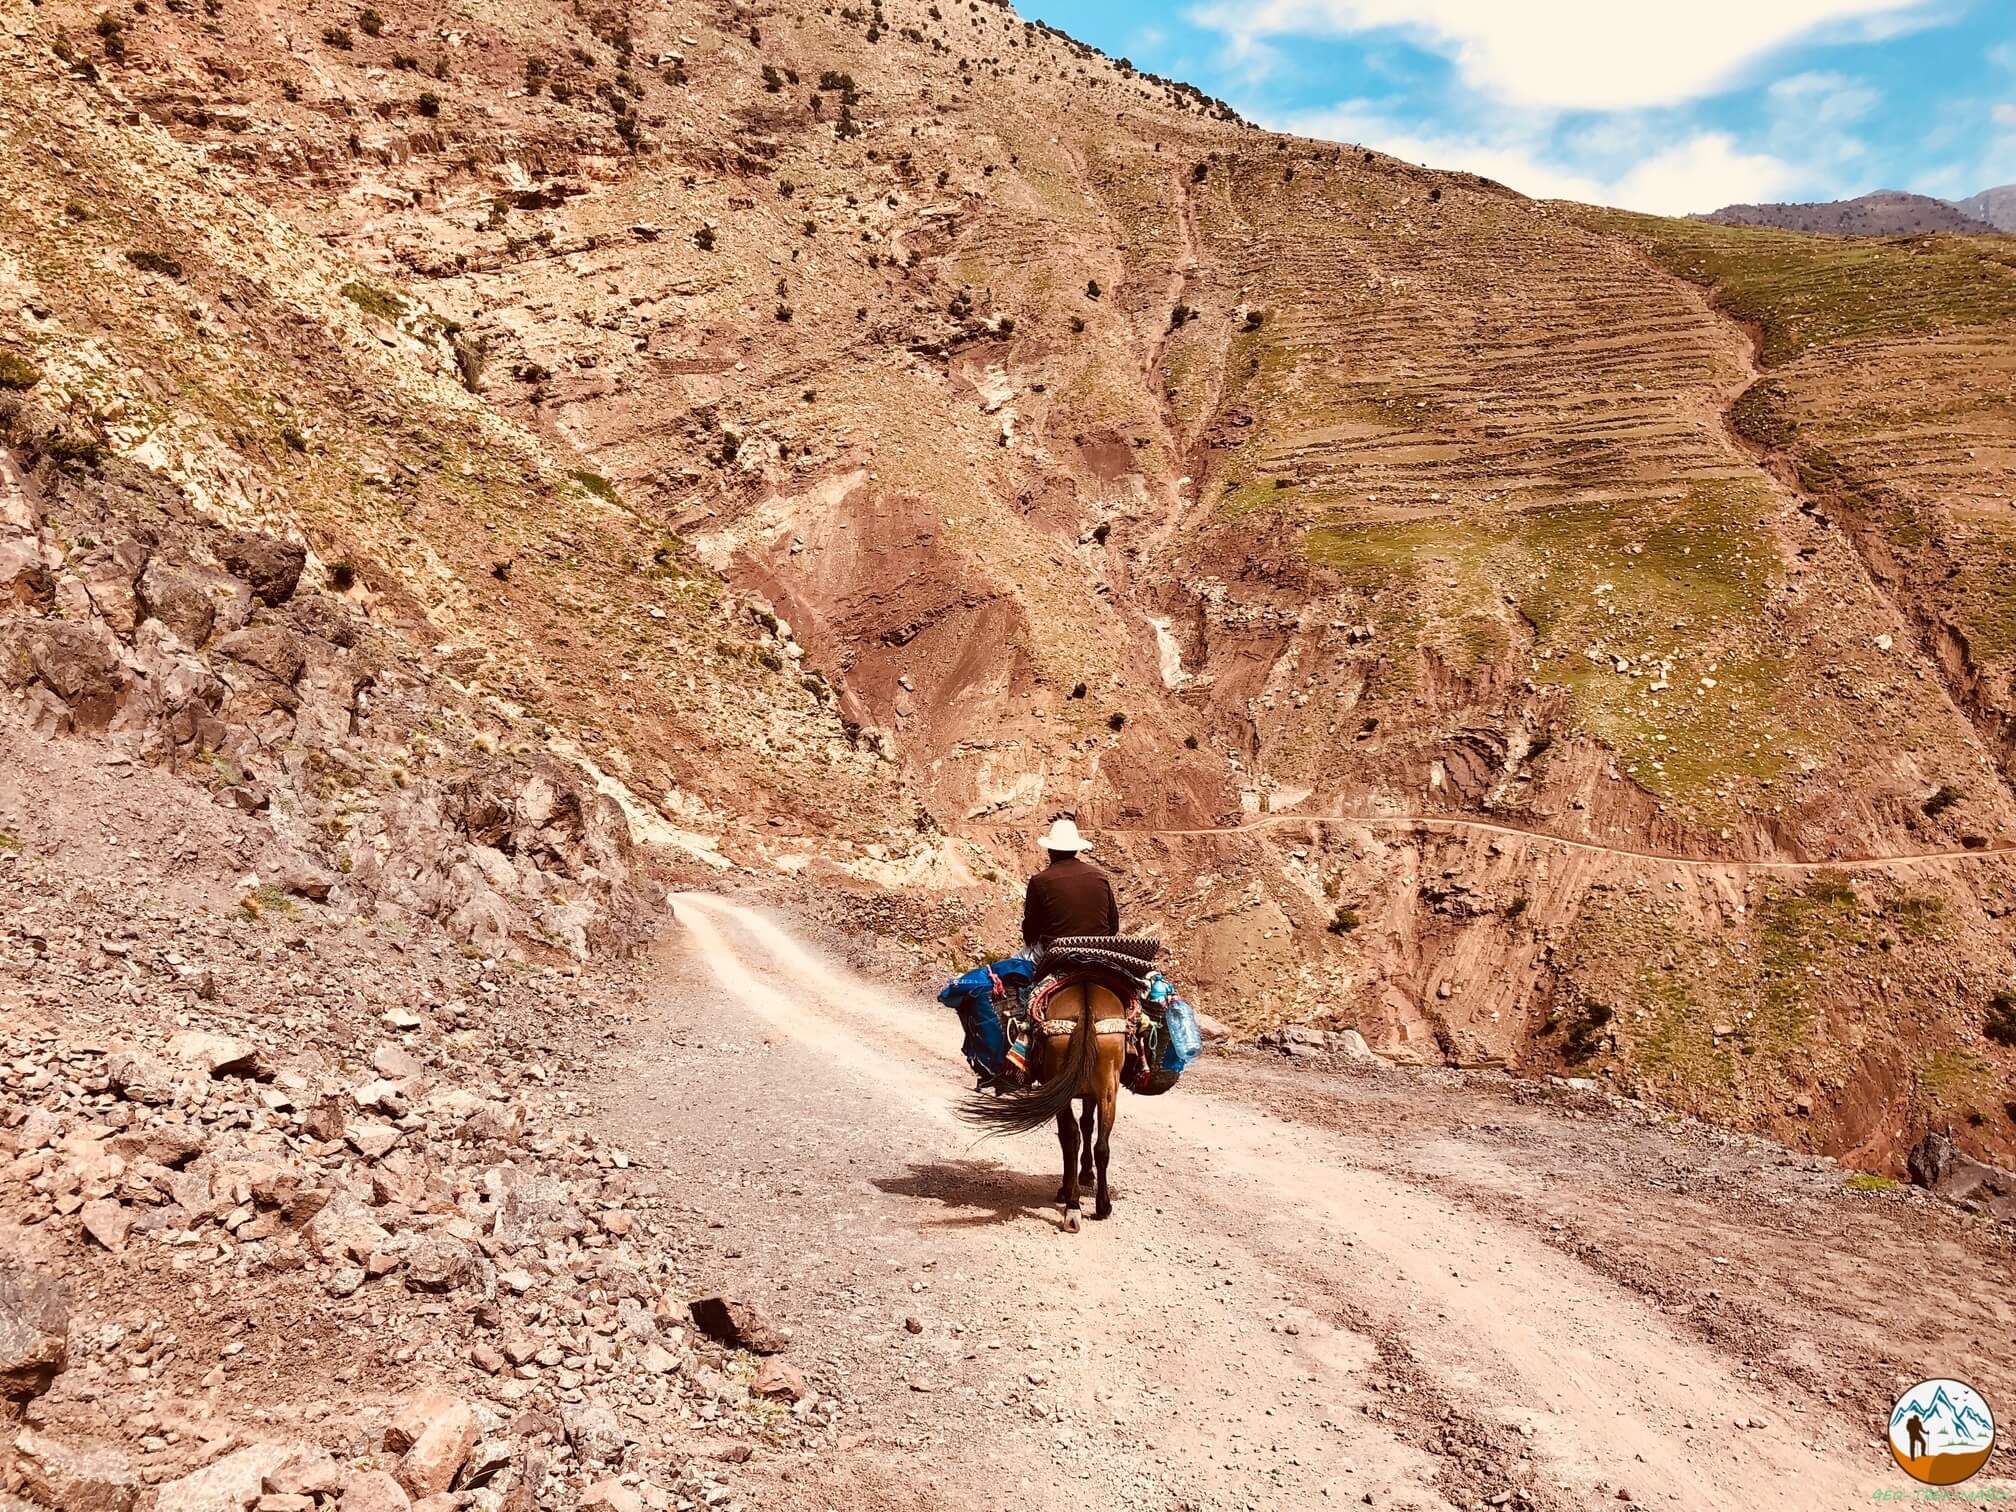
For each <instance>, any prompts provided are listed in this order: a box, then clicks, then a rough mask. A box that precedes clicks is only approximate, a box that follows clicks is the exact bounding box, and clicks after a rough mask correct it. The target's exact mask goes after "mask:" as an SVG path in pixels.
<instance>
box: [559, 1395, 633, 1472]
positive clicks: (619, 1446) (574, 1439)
mask: <svg viewBox="0 0 2016 1512" xmlns="http://www.w3.org/2000/svg"><path fill="white" fill-rule="evenodd" d="M565 1420H566V1425H567V1443H568V1446H569V1447H570V1448H571V1449H573V1451H574V1457H575V1458H576V1459H578V1460H579V1461H580V1462H581V1463H582V1464H584V1465H620V1464H621V1463H622V1462H623V1445H624V1439H623V1427H622V1424H620V1423H618V1422H617V1421H616V1413H615V1411H614V1410H613V1409H612V1408H611V1407H610V1406H609V1404H608V1403H607V1402H605V1401H603V1400H601V1399H600V1398H599V1397H592V1396H591V1397H588V1398H586V1399H585V1400H583V1401H581V1402H578V1403H576V1404H575V1405H574V1406H572V1407H569V1408H568V1409H567V1411H566V1414H565Z"/></svg>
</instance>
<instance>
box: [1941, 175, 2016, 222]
mask: <svg viewBox="0 0 2016 1512" xmlns="http://www.w3.org/2000/svg"><path fill="white" fill-rule="evenodd" d="M1953 204H1954V206H1955V207H1956V208H1957V209H1959V210H1960V211H1961V213H1962V214H1965V215H1971V216H1973V217H1974V219H1976V220H1978V221H1986V222H1987V223H1988V224H1989V225H1991V226H1993V227H1994V228H1995V229H1996V230H1997V231H2016V184H2004V185H2002V186H2001V187H2000V188H1996V189H1983V190H1982V191H1981V192H1980V193H1979V194H1970V195H1968V196H1967V198H1965V199H1963V200H1955V201H1954V202H1953Z"/></svg>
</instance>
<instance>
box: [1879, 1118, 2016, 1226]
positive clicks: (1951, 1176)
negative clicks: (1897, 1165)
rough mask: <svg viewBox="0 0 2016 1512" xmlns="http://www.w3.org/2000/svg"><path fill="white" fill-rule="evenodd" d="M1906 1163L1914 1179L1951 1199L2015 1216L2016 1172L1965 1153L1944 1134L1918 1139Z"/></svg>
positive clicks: (2009, 1216)
mask: <svg viewBox="0 0 2016 1512" xmlns="http://www.w3.org/2000/svg"><path fill="white" fill-rule="evenodd" d="M1905 1166H1906V1169H1907V1170H1909V1172H1910V1173H1911V1179H1912V1181H1914V1182H1915V1183H1917V1184H1918V1185H1919V1186H1922V1187H1924V1188H1926V1189H1927V1190H1928V1191H1931V1192H1933V1193H1936V1194H1937V1195H1938V1196H1941V1197H1944V1198H1946V1199H1947V1201H1949V1202H1957V1203H1960V1204H1961V1205H1963V1206H1966V1207H1976V1208H1980V1209H1982V1210H1983V1211H1985V1212H1988V1213H1991V1214H1993V1215H1994V1216H1995V1217H1997V1218H2003V1219H2016V1171H2005V1170H2003V1169H2002V1168H2001V1167H2000V1166H1992V1165H1989V1164H1988V1163H1987V1162H1986V1161H1981V1160H1976V1159H1975V1158H1974V1157H1973V1156H1971V1155H1967V1154H1963V1153H1962V1152H1961V1150H1960V1148H1959V1147H1958V1146H1957V1145H1955V1144H1954V1143H1953V1141H1952V1140H1951V1139H1950V1138H1948V1137H1947V1136H1946V1135H1944V1134H1927V1135H1926V1136H1925V1137H1924V1138H1923V1139H1921V1140H1919V1141H1918V1143H1917V1144H1915V1145H1913V1146H1912V1147H1911V1153H1910V1154H1909V1155H1908V1156H1907V1157H1906V1158H1905Z"/></svg>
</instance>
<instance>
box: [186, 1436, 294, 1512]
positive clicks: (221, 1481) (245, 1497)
mask: <svg viewBox="0 0 2016 1512" xmlns="http://www.w3.org/2000/svg"><path fill="white" fill-rule="evenodd" d="M308 1452H312V1451H311V1446H309V1445H307V1444H300V1443H292V1444H286V1443H273V1444H252V1445H250V1446H249V1447H247V1448H244V1449H240V1450H238V1451H237V1452H236V1453H235V1454H227V1455H225V1456H224V1458H222V1459H220V1460H218V1461H217V1462H216V1463H215V1464H213V1465H206V1466H204V1467H203V1468H202V1469H201V1470H198V1471H197V1472H196V1473H195V1474H193V1475H185V1476H183V1477H182V1478H181V1479H180V1480H176V1481H170V1482H169V1483H168V1484H167V1485H165V1486H163V1487H162V1488H161V1490H160V1494H159V1498H158V1499H157V1500H156V1501H155V1503H154V1512H246V1509H247V1508H249V1507H252V1506H255V1505H257V1503H258V1501H259V1498H260V1497H261V1496H262V1495H264V1494H265V1490H266V1477H267V1476H269V1475H271V1474H272V1473H273V1472H274V1471H276V1470H278V1469H279V1468H280V1467H281V1466H282V1465H285V1464H287V1463H288V1462H289V1461H291V1460H293V1459H295V1458H296V1457H297V1456H299V1455H301V1454H303V1453H308Z"/></svg>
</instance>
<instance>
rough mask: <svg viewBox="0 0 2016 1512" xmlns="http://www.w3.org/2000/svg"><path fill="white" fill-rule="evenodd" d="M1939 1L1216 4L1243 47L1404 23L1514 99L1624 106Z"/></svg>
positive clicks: (1470, 74) (1219, 23)
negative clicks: (1267, 40) (1273, 38)
mask: <svg viewBox="0 0 2016 1512" xmlns="http://www.w3.org/2000/svg"><path fill="white" fill-rule="evenodd" d="M1930 3H1933V0H1686V3H1684V4H1676V3H1672V0H1518V3H1512V0H1259V3H1258V4H1240V3H1238V0H1208V3H1205V4H1203V5H1200V6H1198V7H1197V8H1195V9H1193V10H1192V11H1191V13H1190V14H1191V19H1192V20H1194V21H1195V22H1197V23H1198V24H1199V25H1201V26H1205V27H1208V28H1210V29H1211V30H1214V31H1218V32H1221V33H1223V34H1225V35H1226V36H1227V37H1228V38H1229V39H1230V40H1231V43H1232V45H1233V48H1234V50H1235V53H1236V51H1237V50H1238V49H1239V48H1241V47H1243V46H1246V45H1249V44H1251V43H1253V42H1256V41H1258V40H1259V39H1261V38H1264V37H1270V36H1295V35H1337V34H1340V33H1354V32H1364V31H1375V30H1389V29H1390V30H1397V31H1400V32H1403V33H1405V34H1406V35H1407V36H1409V37H1410V38H1412V39H1414V40H1417V41H1419V42H1420V43H1422V44H1423V45H1425V46H1427V47H1429V48H1430V49H1432V50H1434V51H1436V52H1439V53H1442V54H1444V55H1446V56H1448V57H1449V58H1450V59H1451V61H1453V62H1454V63H1455V65H1456V68H1457V70H1458V72H1459V73H1460V74H1461V75H1462V77H1463V80H1464V82H1465V83H1466V84H1468V85H1470V86H1471V87H1473V88H1476V89H1479V90H1482V91H1484V92H1485V93H1487V94H1490V95H1492V96H1494V97H1496V98H1498V99H1501V100H1505V101H1508V102H1511V103H1515V104H1521V105H1532V106H1541V107H1548V108H1553V109H1558V110H1627V109H1642V108H1645V107H1648V106H1655V105H1672V104H1678V103H1680V102H1682V101H1686V100H1692V99H1698V98H1700V97H1702V96H1704V95H1708V94H1712V93H1714V92H1716V91H1717V90H1719V89H1721V88H1723V87H1725V86H1727V85H1729V84H1730V83H1731V82H1732V81H1734V80H1735V79H1736V78H1737V77H1738V76H1739V75H1740V74H1741V73H1742V71H1743V70H1744V69H1745V68H1747V67H1749V66H1750V65H1751V64H1753V63H1755V62H1756V61H1757V60H1758V59H1760V58H1762V57H1763V56H1765V55H1766V54H1768V53H1770V52H1773V51H1775V50H1776V49H1778V48H1781V47H1783V46H1785V45H1787V44H1788V43H1791V42H1793V41H1796V40H1798V39H1800V38H1802V37H1809V36H1811V35H1813V34H1815V33H1817V32H1823V31H1827V30H1829V29H1834V28H1841V27H1844V26H1854V27H1861V28H1863V29H1865V32H1866V29H1867V28H1868V27H1870V26H1872V25H1875V24H1876V23H1878V22H1891V23H1897V24H1904V23H1907V22H1909V21H1910V20H1912V19H1913V18H1912V17H1911V15H1910V13H1912V12H1922V11H1923V10H1924V9H1925V8H1926V6H1927V5H1928V4H1930Z"/></svg>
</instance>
